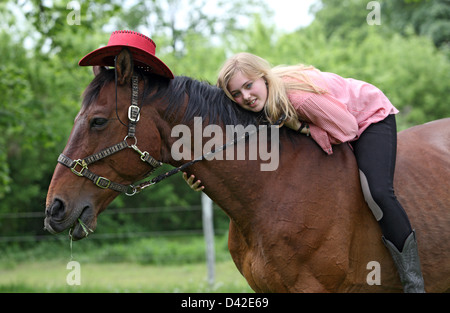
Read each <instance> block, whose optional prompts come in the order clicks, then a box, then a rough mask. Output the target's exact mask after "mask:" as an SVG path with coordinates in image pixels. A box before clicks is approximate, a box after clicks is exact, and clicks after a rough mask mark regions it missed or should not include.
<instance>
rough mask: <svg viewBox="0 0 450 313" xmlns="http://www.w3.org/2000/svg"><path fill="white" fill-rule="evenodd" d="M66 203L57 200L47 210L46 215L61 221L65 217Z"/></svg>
mask: <svg viewBox="0 0 450 313" xmlns="http://www.w3.org/2000/svg"><path fill="white" fill-rule="evenodd" d="M64 211H65V207H64V203H63V202H62V201H61V200H58V199H55V201H53V203H52V205H51V206H50V207H49V208H48V209H47V212H46V215H47V216H51V217H52V218H55V219H61V218H62V217H63V216H64Z"/></svg>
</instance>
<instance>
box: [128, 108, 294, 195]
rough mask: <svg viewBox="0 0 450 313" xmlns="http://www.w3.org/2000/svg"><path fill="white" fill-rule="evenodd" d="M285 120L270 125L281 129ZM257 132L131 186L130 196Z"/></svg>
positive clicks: (246, 134)
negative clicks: (131, 192)
mask: <svg viewBox="0 0 450 313" xmlns="http://www.w3.org/2000/svg"><path fill="white" fill-rule="evenodd" d="M285 120H286V115H284V114H283V115H282V116H281V117H280V118H279V119H278V120H277V121H276V122H275V123H274V124H272V125H273V126H277V127H281V126H280V125H282V123H283V122H284V121H285ZM258 131H259V127H258V128H257V129H256V130H253V131H251V132H248V133H247V132H246V133H245V134H244V135H242V136H241V137H239V138H238V139H236V140H231V141H230V142H228V143H226V144H224V145H223V146H222V147H220V148H219V149H217V150H213V151H210V152H208V153H207V154H204V155H202V156H201V157H199V158H196V159H194V160H192V161H190V162H188V163H186V164H183V165H181V166H179V167H177V168H174V169H172V170H170V171H168V172H166V173H164V174H161V175H159V176H157V177H154V178H153V179H151V180H149V181H146V182H143V183H141V184H139V185H137V186H133V188H134V193H133V194H132V195H134V194H136V193H139V192H141V191H142V190H143V189H145V188H148V187H150V186H153V185H155V184H157V183H159V182H161V181H163V180H164V179H166V178H168V177H170V176H172V175H175V174H176V173H178V172H180V171H183V170H184V169H186V168H188V167H189V166H191V165H194V164H195V163H197V162H200V161H203V160H204V159H206V158H208V157H210V156H212V155H213V154H215V153H218V152H221V151H224V150H225V149H226V148H227V147H229V146H232V145H234V144H236V143H238V142H239V141H241V140H243V139H246V138H248V137H250V136H251V135H253V134H255V133H257V132H258Z"/></svg>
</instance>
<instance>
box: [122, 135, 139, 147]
mask: <svg viewBox="0 0 450 313" xmlns="http://www.w3.org/2000/svg"><path fill="white" fill-rule="evenodd" d="M128 138H134V144H132V145H129V144H128V141H127V139H128ZM123 140H124V141H125V142H126V143H127V146H128V148H132V147H133V146H134V147H135V146H136V145H137V138H136V136H128V135H126V136H125V138H124V139H123Z"/></svg>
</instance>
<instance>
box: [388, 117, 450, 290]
mask: <svg viewBox="0 0 450 313" xmlns="http://www.w3.org/2000/svg"><path fill="white" fill-rule="evenodd" d="M449 179H450V118H447V119H442V120H438V121H434V122H430V123H427V124H424V125H419V126H415V127H412V128H410V129H407V130H404V131H402V132H400V133H399V134H398V153H397V166H396V172H395V190H396V194H397V197H398V198H399V201H400V203H402V205H403V206H404V208H405V210H406V212H407V214H408V216H409V217H410V219H411V224H412V227H413V228H415V229H416V232H417V237H418V244H419V250H420V256H421V262H422V269H423V274H424V280H425V285H426V287H429V288H427V291H436V292H442V291H446V290H449V289H450V231H449V229H450V212H449V209H450V191H449V190H450V180H449Z"/></svg>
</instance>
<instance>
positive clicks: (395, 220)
mask: <svg viewBox="0 0 450 313" xmlns="http://www.w3.org/2000/svg"><path fill="white" fill-rule="evenodd" d="M351 144H352V146H353V149H354V152H355V156H356V161H357V163H358V167H359V170H360V177H361V185H362V188H363V191H364V197H365V199H366V201H367V203H368V205H369V207H370V209H371V210H372V212H373V213H374V215H375V218H376V219H377V221H378V222H379V224H380V227H381V231H382V232H383V235H384V237H385V238H386V239H388V240H389V241H391V242H392V243H393V244H394V245H395V246H396V247H397V248H398V249H399V251H401V250H402V248H403V244H404V242H405V240H406V238H407V237H408V236H409V235H410V234H411V232H412V228H411V224H410V222H409V219H408V216H407V214H406V212H405V210H404V209H403V207H402V206H401V204H400V203H399V202H398V200H397V197H396V196H395V193H394V187H393V181H394V170H395V159H396V154H397V124H396V121H395V115H393V114H391V115H389V116H388V117H386V118H385V119H384V120H383V121H380V122H378V123H375V124H372V125H370V126H369V127H368V128H367V129H366V130H365V131H364V132H363V133H362V134H361V136H360V138H358V140H356V141H354V142H352V143H351Z"/></svg>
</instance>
